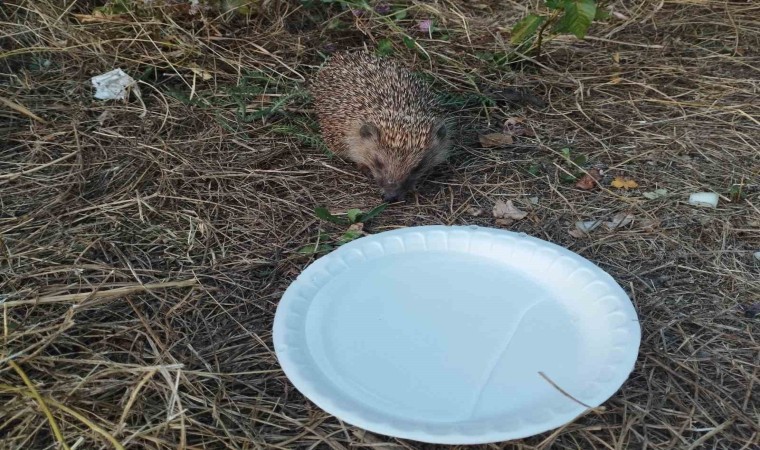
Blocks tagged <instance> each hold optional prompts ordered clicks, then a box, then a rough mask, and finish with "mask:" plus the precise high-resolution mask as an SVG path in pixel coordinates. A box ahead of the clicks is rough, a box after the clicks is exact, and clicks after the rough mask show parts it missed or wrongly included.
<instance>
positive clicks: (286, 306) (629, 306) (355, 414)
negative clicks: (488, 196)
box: [272, 225, 641, 445]
mask: <svg viewBox="0 0 760 450" xmlns="http://www.w3.org/2000/svg"><path fill="white" fill-rule="evenodd" d="M435 231H443V232H445V233H452V232H456V231H464V232H467V233H486V234H491V235H495V236H497V237H498V236H502V237H509V238H512V239H517V240H520V241H522V242H529V243H533V244H538V245H539V246H542V247H546V248H549V249H552V250H554V251H556V252H558V253H559V255H561V256H569V257H570V258H572V259H574V260H576V261H578V262H580V263H581V264H583V265H584V266H586V267H592V271H593V272H594V274H595V275H596V276H597V279H598V278H601V279H602V280H604V281H606V284H608V285H609V286H610V287H611V289H612V290H614V291H617V292H615V293H616V294H618V296H619V297H622V299H623V301H622V303H623V305H622V307H623V309H625V310H626V311H624V312H626V313H627V315H628V317H627V319H631V320H629V321H628V324H627V327H628V328H629V329H630V331H631V332H632V333H633V336H631V339H630V341H633V344H632V345H627V346H626V347H625V350H626V354H625V355H624V357H623V358H622V361H621V362H620V363H618V364H617V365H616V369H617V370H616V371H615V373H614V374H613V376H612V379H611V381H608V382H606V383H604V384H603V385H602V388H603V389H602V391H603V392H602V393H601V394H597V395H596V397H597V398H595V400H598V401H593V402H589V401H588V400H587V401H586V403H587V404H588V405H589V406H592V407H597V406H599V405H600V404H602V403H604V402H605V401H607V400H609V399H610V398H611V397H612V396H614V395H615V393H617V392H618V391H619V390H620V388H621V387H622V386H623V384H624V383H625V382H626V380H628V378H629V377H630V374H631V373H632V372H633V369H634V368H635V363H636V360H637V358H638V354H639V350H640V345H641V324H640V322H639V317H638V313H637V312H636V309H635V307H634V305H633V302H632V301H631V299H630V297H629V296H628V294H626V292H625V291H624V290H623V289H622V287H621V286H620V285H619V284H618V283H617V281H615V279H614V278H613V277H612V276H611V275H610V274H608V273H607V272H606V271H605V270H603V269H602V268H601V267H599V266H598V265H597V264H595V263H594V262H592V261H590V260H588V259H586V258H584V257H583V256H581V255H579V254H577V253H575V252H572V251H571V250H569V249H567V248H565V247H562V246H560V245H557V244H555V243H553V242H549V241H545V240H543V239H540V238H536V237H533V236H529V235H527V234H525V233H519V232H514V231H509V230H502V229H498V228H490V227H481V226H477V225H422V226H412V227H404V228H398V229H394V230H389V231H384V232H381V233H377V234H373V235H369V236H365V237H362V238H359V239H356V240H354V241H351V242H349V243H347V244H344V245H342V246H341V247H338V248H337V249H335V250H333V251H332V252H330V253H328V254H326V255H324V256H322V257H320V258H318V259H316V260H314V261H312V262H311V263H310V264H309V265H308V266H307V267H306V268H305V269H304V270H302V272H301V273H300V274H299V275H298V276H297V277H296V279H295V280H293V282H291V283H290V285H289V286H288V288H287V289H286V290H285V292H284V293H283V295H282V297H281V299H280V301H279V303H278V305H277V309H276V312H275V318H274V324H273V328H272V340H273V343H274V351H275V355H276V357H277V360H278V362H279V364H280V367H281V368H282V370H283V372H284V374H285V376H286V377H287V379H288V380H289V381H290V383H291V384H292V385H293V386H294V387H295V388H296V389H297V390H298V391H299V392H300V393H301V394H302V395H303V396H304V397H306V398H307V399H308V400H309V401H311V402H313V403H314V404H315V405H317V406H318V407H319V408H320V409H322V410H323V411H325V412H327V413H328V414H330V415H332V416H334V417H336V418H338V419H340V420H342V421H345V422H346V423H348V424H351V425H353V426H357V427H360V428H363V429H365V430H367V431H370V432H373V433H378V434H382V435H385V436H389V437H395V438H401V439H410V440H414V441H418V442H425V443H432V444H448V445H471V444H487V443H494V442H503V441H508V440H513V439H520V438H525V437H529V436H534V435H536V434H539V433H542V432H546V431H549V430H553V429H556V428H558V427H560V426H563V425H565V424H569V423H572V422H573V421H574V420H575V419H576V418H577V417H579V416H580V415H582V414H584V413H585V411H586V410H587V409H586V408H584V407H581V405H579V404H578V405H576V407H575V408H573V409H571V410H569V411H567V412H563V413H560V414H554V415H552V416H551V418H550V419H549V420H545V421H542V422H538V423H526V422H525V421H523V422H522V423H521V424H520V426H518V427H517V428H516V429H508V430H504V431H498V430H493V429H489V430H483V431H481V432H477V433H466V432H462V431H461V430H457V429H456V428H458V427H461V426H463V425H466V424H467V422H463V423H461V424H463V425H458V426H457V425H451V428H452V430H451V432H448V433H430V432H429V431H427V430H425V429H424V425H423V424H417V426H411V427H403V426H399V423H398V422H399V421H396V422H394V421H388V420H373V419H372V417H371V416H372V414H371V412H370V413H368V412H367V411H366V410H365V411H362V410H361V409H357V408H355V407H353V408H352V407H351V405H349V406H348V407H346V406H344V405H341V404H340V402H336V401H335V399H332V398H330V396H329V395H327V396H326V395H323V392H321V390H320V388H319V386H318V381H315V379H314V378H315V376H313V375H312V376H310V375H309V373H308V371H304V370H301V368H300V367H299V366H301V365H302V363H303V361H300V360H299V358H297V357H295V356H296V355H297V352H294V351H291V346H290V345H289V343H288V342H287V341H288V339H287V335H288V334H290V333H289V331H288V322H290V321H292V320H294V318H295V320H298V318H299V317H302V319H303V320H302V324H303V325H304V328H305V324H306V315H307V314H308V304H306V305H304V306H305V307H306V310H305V312H306V313H307V314H302V315H299V314H296V313H295V311H294V310H293V307H294V306H296V305H295V303H296V302H297V300H296V297H297V291H298V290H299V288H300V287H301V286H302V285H304V284H305V283H310V282H309V281H307V278H308V277H309V276H314V274H316V273H317V271H319V270H323V271H325V269H326V267H327V266H328V265H329V264H330V263H331V262H333V261H334V260H336V256H335V255H338V257H340V254H341V253H347V252H349V251H350V250H352V249H356V248H360V247H361V246H366V245H367V244H369V243H371V242H374V241H379V240H381V239H385V238H388V237H391V236H396V235H401V234H406V233H412V232H421V233H431V232H435ZM446 250H449V249H448V248H447V249H446ZM344 264H345V262H344ZM326 272H327V273H328V274H329V275H333V274H331V273H329V271H326ZM313 279H314V280H316V278H313ZM310 284H312V285H313V284H314V283H310ZM321 286H323V284H322V285H319V286H316V290H315V291H314V292H315V293H316V292H318V291H319V289H320V288H321ZM313 288H314V286H312V289H313ZM312 298H313V297H312ZM310 300H311V299H309V300H307V301H306V302H307V303H308V301H310ZM633 323H635V325H636V326H633V325H632V324H633ZM307 347H308V344H307ZM320 375H321V374H320ZM316 378H319V375H317V376H316ZM597 384H598V383H597ZM612 386H614V389H612ZM604 388H607V389H604ZM368 416H369V417H368Z"/></svg>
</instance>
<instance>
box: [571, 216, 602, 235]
mask: <svg viewBox="0 0 760 450" xmlns="http://www.w3.org/2000/svg"><path fill="white" fill-rule="evenodd" d="M601 224H602V221H601V220H579V221H578V222H575V228H573V229H572V230H570V231H568V233H569V234H570V236H572V237H574V238H576V239H580V238H582V237H584V236H588V234H589V233H591V232H592V231H594V229H596V228H597V227H598V226H599V225H601Z"/></svg>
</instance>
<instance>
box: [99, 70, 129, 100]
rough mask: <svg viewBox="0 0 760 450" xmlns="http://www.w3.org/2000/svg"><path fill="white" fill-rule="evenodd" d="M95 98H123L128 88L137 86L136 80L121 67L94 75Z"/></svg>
mask: <svg viewBox="0 0 760 450" xmlns="http://www.w3.org/2000/svg"><path fill="white" fill-rule="evenodd" d="M91 81H92V85H93V86H94V87H95V98H97V99H100V100H123V99H124V98H126V96H127V89H129V88H131V87H133V86H135V80H134V79H133V78H132V77H130V76H129V75H127V74H126V73H124V71H123V70H121V69H114V70H112V71H110V72H106V73H103V74H100V75H97V76H94V77H92V79H91Z"/></svg>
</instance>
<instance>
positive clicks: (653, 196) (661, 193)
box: [641, 189, 668, 200]
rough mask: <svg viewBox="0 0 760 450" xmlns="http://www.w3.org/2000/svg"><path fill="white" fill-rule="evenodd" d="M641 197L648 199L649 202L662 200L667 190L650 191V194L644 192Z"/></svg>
mask: <svg viewBox="0 0 760 450" xmlns="http://www.w3.org/2000/svg"><path fill="white" fill-rule="evenodd" d="M641 195H643V196H644V197H645V198H648V199H649V200H655V199H658V198H662V197H665V196H666V195H668V190H667V189H655V190H654V191H651V192H644V193H643V194H641Z"/></svg>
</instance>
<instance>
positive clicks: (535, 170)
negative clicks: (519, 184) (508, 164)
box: [528, 164, 541, 177]
mask: <svg viewBox="0 0 760 450" xmlns="http://www.w3.org/2000/svg"><path fill="white" fill-rule="evenodd" d="M528 173H529V174H531V175H533V176H534V177H537V176H538V174H540V173H541V164H531V165H530V167H528Z"/></svg>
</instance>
